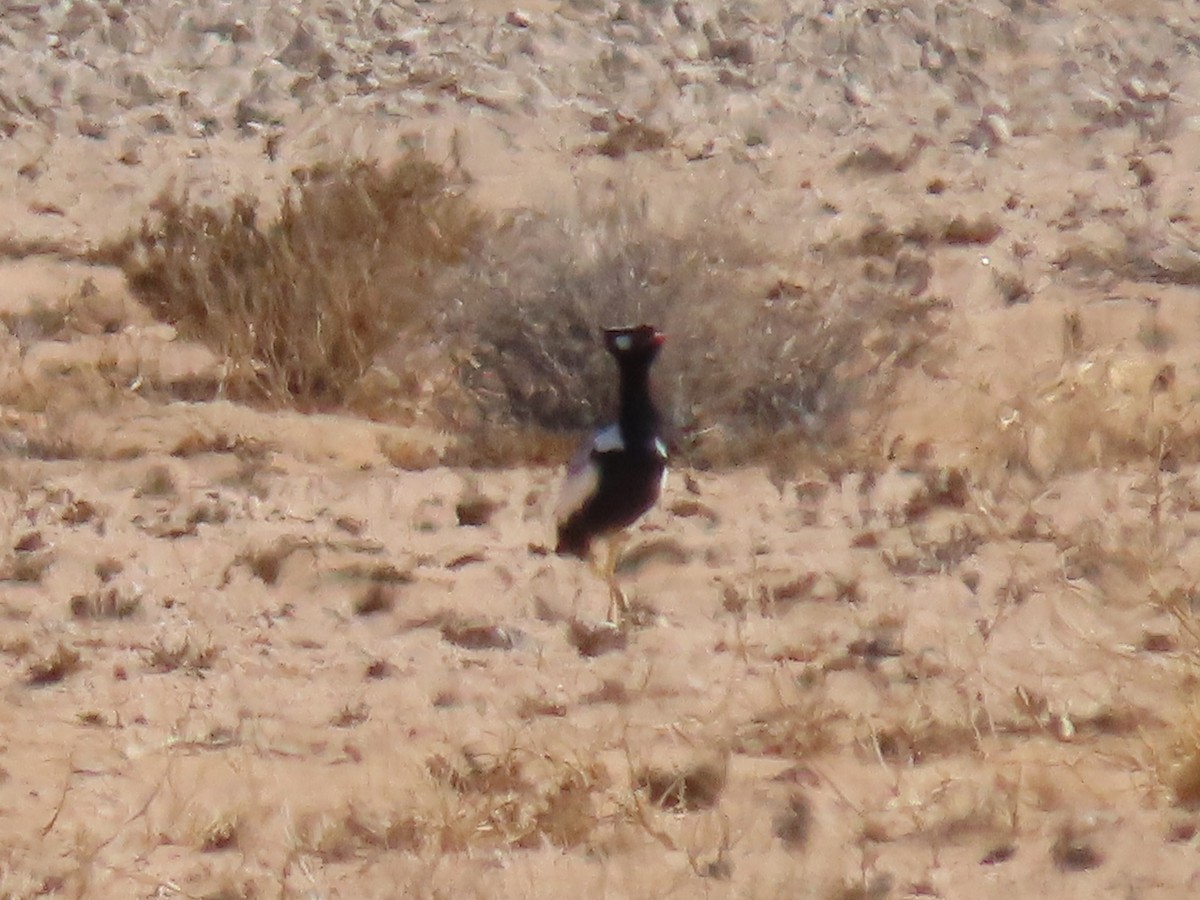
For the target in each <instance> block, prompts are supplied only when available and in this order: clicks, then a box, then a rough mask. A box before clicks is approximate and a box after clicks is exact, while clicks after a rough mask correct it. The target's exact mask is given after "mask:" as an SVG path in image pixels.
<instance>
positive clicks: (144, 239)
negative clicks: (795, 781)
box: [113, 154, 937, 465]
mask: <svg viewBox="0 0 1200 900" xmlns="http://www.w3.org/2000/svg"><path fill="white" fill-rule="evenodd" d="M468 180H469V179H467V178H466V177H465V175H464V174H463V173H462V172H461V171H460V170H458V169H457V168H454V167H447V166H440V165H437V164H435V163H432V162H430V161H429V160H427V159H425V158H423V157H421V156H419V155H415V154H414V155H409V156H406V157H404V158H402V159H400V160H399V161H397V162H394V163H392V164H390V165H384V164H382V163H378V162H366V161H361V160H352V161H348V162H341V163H326V164H321V165H318V166H314V167H311V168H308V169H303V170H298V171H297V172H296V173H295V180H294V183H293V184H292V185H291V187H290V189H289V190H287V191H286V192H285V194H284V196H283V198H282V201H281V203H280V206H279V212H278V214H277V215H276V216H275V217H274V218H273V219H270V220H269V221H264V220H263V216H262V215H261V214H260V212H259V208H258V201H257V200H256V199H255V198H253V197H250V196H246V195H242V196H239V197H236V198H234V199H233V200H232V201H231V202H230V203H229V204H227V205H226V206H225V207H221V208H216V207H212V206H206V205H203V204H199V203H193V202H191V200H190V199H189V198H188V196H187V195H186V193H184V194H179V193H166V194H163V195H162V196H160V197H159V198H158V200H157V201H156V203H155V204H154V206H153V208H152V210H151V212H150V214H149V215H148V216H147V217H146V218H145V220H144V221H143V222H142V224H141V225H140V226H139V228H138V229H137V230H136V232H135V233H132V234H130V235H128V236H126V237H125V238H124V239H123V241H122V243H121V245H120V247H119V248H117V249H116V250H115V251H113V253H114V255H115V256H116V257H117V258H118V259H119V260H120V262H121V267H122V269H123V271H124V272H125V275H126V277H127V279H128V281H129V283H130V285H131V287H132V289H133V290H134V292H135V293H136V294H137V295H138V296H139V297H140V299H141V300H142V301H143V302H144V303H145V304H146V305H147V306H148V308H149V309H150V311H151V312H152V313H153V314H154V315H155V316H156V317H158V318H159V319H161V320H164V321H166V322H169V323H171V324H172V325H174V326H176V327H177V328H178V329H179V331H180V333H181V334H182V335H183V336H184V337H188V338H194V339H199V340H201V341H203V342H204V343H206V344H208V345H209V346H210V347H211V348H212V349H213V350H214V351H215V352H216V353H217V354H218V355H219V356H220V357H221V358H222V359H223V360H224V364H223V366H222V375H221V378H222V384H223V387H224V389H225V390H226V392H227V393H228V394H229V395H231V396H233V397H235V398H238V399H244V400H257V401H266V402H268V403H273V404H277V405H288V406H294V407H297V408H300V409H305V410H320V409H333V408H350V409H352V410H353V411H355V412H366V413H368V414H371V415H383V417H385V418H386V415H385V414H384V413H382V412H381V411H382V410H384V407H386V406H387V402H385V401H383V400H380V402H378V403H375V402H374V401H372V403H368V404H365V406H367V407H370V406H372V405H374V407H377V408H376V409H371V408H364V403H363V402H362V400H363V397H364V396H365V395H366V393H368V392H369V390H370V389H369V387H368V382H370V379H364V378H363V376H364V375H365V374H366V373H368V371H369V370H371V368H372V366H373V365H374V364H375V362H376V360H377V357H380V355H381V354H384V356H385V357H386V359H387V361H388V363H389V365H390V366H392V367H393V368H397V369H404V367H405V366H408V367H411V368H413V369H421V370H422V371H421V372H419V373H414V372H408V371H402V372H395V373H394V374H397V375H401V376H404V377H408V376H412V375H414V374H416V375H417V377H416V378H415V380H414V379H411V378H410V379H409V380H410V381H413V383H414V384H415V383H428V384H435V383H436V385H437V388H436V391H434V393H436V394H437V397H436V398H435V402H434V403H433V404H432V406H429V407H426V409H427V410H428V411H429V412H430V414H431V415H432V416H433V417H434V419H435V422H434V424H436V425H438V426H442V427H445V428H446V429H447V430H449V431H451V432H455V433H457V434H458V435H459V436H460V437H461V440H460V441H459V442H458V443H457V445H456V448H455V449H454V450H452V452H451V455H452V456H453V459H452V460H451V461H453V462H456V463H459V464H466V465H482V464H492V463H507V462H513V461H529V460H532V459H539V458H540V459H556V458H559V457H560V456H561V455H562V452H565V451H564V447H565V445H567V444H569V443H570V442H571V441H572V440H573V439H574V433H575V432H577V431H579V430H581V429H583V428H585V427H588V426H589V425H591V424H592V423H594V422H596V421H597V420H599V419H601V418H602V417H603V416H604V415H606V414H607V412H608V410H609V408H610V406H611V404H612V401H613V397H612V392H613V390H614V382H615V379H614V378H613V377H612V372H611V371H610V368H611V362H610V361H609V360H608V359H607V358H606V357H605V355H604V353H603V351H602V349H601V347H600V343H599V340H598V334H599V330H600V329H601V328H602V327H605V326H610V325H613V324H620V323H624V322H632V321H648V322H652V323H654V324H656V325H658V326H659V327H661V328H663V329H665V330H666V332H667V333H668V334H669V335H670V341H669V344H668V352H666V353H664V356H663V359H662V361H661V362H660V364H659V366H658V367H657V369H656V375H657V376H658V379H659V391H660V394H661V396H662V398H663V401H664V403H663V405H664V408H665V410H666V411H667V413H668V416H669V418H670V420H671V422H672V425H673V428H674V431H675V434H676V438H677V440H676V443H677V445H678V449H680V450H682V451H683V452H684V454H685V455H686V456H688V457H689V458H690V459H691V461H693V462H696V463H699V464H707V465H720V464H731V463H738V462H743V461H746V460H750V459H758V458H763V457H764V456H769V455H779V454H780V453H781V452H783V453H784V454H786V455H788V456H789V457H790V458H793V459H794V457H795V455H796V454H797V453H798V452H799V453H820V452H822V451H824V450H827V449H829V448H841V447H842V446H843V445H845V444H846V442H847V441H848V439H849V438H851V437H852V436H854V437H855V438H856V440H861V438H862V435H861V434H860V433H859V431H860V427H861V425H862V423H863V422H864V421H866V420H867V419H868V418H870V417H872V416H873V411H876V410H877V408H878V404H879V403H880V402H881V401H882V400H883V398H884V397H885V396H886V395H887V394H888V390H889V388H890V386H891V384H892V380H893V376H894V375H895V373H896V372H897V371H898V367H900V366H902V365H905V364H907V363H910V362H912V361H913V360H914V359H915V358H916V357H918V356H919V355H920V353H921V351H922V350H923V349H924V348H926V347H928V346H929V344H930V338H931V337H932V335H933V333H934V331H935V328H934V325H933V322H934V319H935V316H934V313H935V311H936V309H937V304H936V303H934V302H932V301H931V300H930V299H929V298H928V297H927V296H926V295H925V288H926V286H927V283H928V270H929V264H928V261H927V259H926V258H925V257H924V256H922V254H924V253H927V250H926V249H925V248H924V247H923V246H922V245H920V244H913V243H912V242H909V243H904V242H899V243H896V242H893V244H888V245H887V246H885V247H883V248H882V249H881V248H880V247H878V246H876V245H874V244H869V243H864V242H861V241H847V242H842V243H841V244H836V245H831V246H828V247H812V248H809V249H808V250H805V251H803V252H801V253H798V254H797V253H796V252H790V253H787V254H785V253H783V252H782V251H779V250H777V249H775V248H773V247H772V246H771V245H770V244H769V243H768V242H767V241H766V240H765V239H760V238H759V237H758V236H757V235H755V234H752V233H750V232H749V231H747V230H744V229H742V228H741V227H738V226H735V225H733V224H731V223H730V220H729V217H728V215H725V214H721V215H717V214H716V213H715V211H714V212H710V211H709V208H708V207H705V206H703V205H698V206H697V207H696V208H695V209H692V210H690V211H689V210H683V211H677V213H676V214H675V215H673V216H671V217H664V216H662V215H660V214H659V213H658V211H657V210H655V209H651V207H650V204H649V203H648V201H647V200H646V199H645V198H644V196H642V195H641V194H639V193H638V192H637V191H636V190H634V189H632V188H624V187H618V188H615V189H611V188H605V189H604V190H602V191H599V192H595V193H591V192H588V191H586V190H585V191H584V192H583V193H582V195H581V199H580V200H579V201H578V203H577V205H576V206H575V208H573V209H570V210H568V211H567V212H566V213H564V214H561V215H552V214H546V213H540V212H536V211H520V212H516V213H513V214H511V215H510V216H508V217H507V218H506V219H503V220H500V221H497V220H495V219H494V218H492V217H488V216H485V215H484V214H483V213H482V212H480V211H479V210H478V209H477V208H476V207H475V206H474V205H473V204H472V202H471V200H470V198H469V196H468V194H467V191H466V186H467V183H468ZM712 208H713V209H714V210H715V208H716V207H715V204H712ZM406 348H407V350H406ZM409 350H411V351H413V352H408V351H409ZM397 361H398V362H397ZM401 383H402V382H401V381H400V380H396V381H395V382H393V387H394V389H395V390H403V388H401V387H400V385H401ZM376 399H379V398H376Z"/></svg>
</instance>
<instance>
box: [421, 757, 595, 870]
mask: <svg viewBox="0 0 1200 900" xmlns="http://www.w3.org/2000/svg"><path fill="white" fill-rule="evenodd" d="M537 757H540V759H539V758H537ZM427 765H428V771H429V774H430V775H431V776H432V777H433V779H434V781H435V782H436V783H438V784H440V785H442V786H444V787H446V788H449V789H450V790H451V791H452V792H453V794H454V797H455V802H454V804H453V806H452V808H451V809H450V810H448V814H447V817H446V819H445V820H444V821H443V822H442V823H440V825H441V827H440V828H439V829H438V834H437V842H438V844H439V845H440V847H441V849H442V851H443V852H456V851H462V850H465V849H467V848H480V849H483V848H488V847H492V848H497V847H513V848H519V849H533V848H537V847H541V846H544V845H545V844H547V843H548V844H550V845H552V846H555V847H561V848H571V847H578V846H581V845H585V844H588V843H589V842H591V841H592V840H593V839H594V838H595V837H596V835H597V832H598V830H599V829H600V828H601V827H603V825H604V822H605V817H604V815H602V812H601V808H600V805H601V800H602V798H603V797H604V796H605V795H606V794H607V793H608V791H609V790H610V788H611V786H612V785H611V779H610V777H609V775H608V773H607V770H606V769H605V768H604V766H603V765H601V764H600V763H597V762H592V763H590V764H582V763H576V762H573V761H569V760H561V759H557V758H553V757H551V756H548V755H546V754H534V755H531V756H530V758H529V759H528V760H526V758H525V757H524V756H521V755H519V754H518V753H516V752H515V751H511V752H508V753H504V754H501V755H498V756H495V757H483V756H479V755H473V754H464V755H462V756H461V757H457V758H447V757H446V756H442V755H438V756H434V757H432V758H430V759H429V761H428V764H427Z"/></svg>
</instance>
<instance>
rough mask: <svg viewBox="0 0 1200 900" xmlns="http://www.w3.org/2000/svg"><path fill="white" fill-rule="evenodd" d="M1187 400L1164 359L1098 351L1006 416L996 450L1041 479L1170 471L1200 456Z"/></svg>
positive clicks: (1198, 430) (1199, 431)
mask: <svg viewBox="0 0 1200 900" xmlns="http://www.w3.org/2000/svg"><path fill="white" fill-rule="evenodd" d="M1185 394H1186V392H1185V391H1183V390H1181V389H1179V388H1178V387H1177V386H1176V384H1175V376H1174V369H1173V367H1172V366H1170V365H1169V364H1164V363H1163V362H1162V361H1161V359H1158V358H1153V357H1151V358H1145V359H1143V358H1136V357H1132V356H1128V355H1125V354H1121V353H1117V352H1108V353H1100V352H1097V353H1095V354H1092V355H1090V356H1088V357H1086V358H1084V359H1082V360H1071V361H1068V362H1066V363H1065V364H1064V365H1063V367H1062V370H1061V371H1060V372H1059V373H1058V374H1057V376H1056V377H1055V378H1053V379H1051V380H1049V381H1048V383H1045V384H1044V385H1042V386H1041V387H1040V388H1038V389H1037V390H1035V391H1033V392H1031V393H1030V394H1029V395H1027V396H1023V397H1020V398H1018V399H1017V400H1016V402H1015V403H1014V404H1013V406H1012V408H1011V409H1009V410H1007V411H1005V412H1003V413H1002V414H1001V416H1000V420H1001V426H1002V427H1001V440H1000V441H998V442H997V447H998V448H1000V449H1001V452H1002V453H1004V454H1006V456H1007V459H1006V460H1005V461H1006V462H1007V463H1008V464H1010V465H1011V464H1013V463H1015V464H1017V465H1019V466H1023V467H1025V468H1027V469H1028V470H1030V471H1031V472H1033V473H1034V474H1036V475H1037V476H1039V477H1042V478H1049V477H1052V476H1054V475H1057V474H1061V473H1064V472H1072V471H1078V470H1080V469H1086V468H1091V467H1093V466H1100V467H1108V466H1114V465H1122V464H1129V463H1134V464H1137V463H1142V462H1145V461H1147V460H1151V461H1157V463H1158V465H1159V466H1160V467H1161V468H1162V469H1163V470H1164V471H1170V470H1172V469H1173V468H1175V467H1177V466H1179V465H1180V464H1182V463H1187V462H1194V461H1195V460H1196V459H1197V458H1200V456H1198V451H1197V447H1198V446H1200V444H1198V443H1197V440H1196V439H1197V436H1200V424H1198V423H1197V422H1196V420H1195V417H1194V416H1193V415H1192V405H1191V402H1190V399H1189V398H1188V397H1187V396H1186V395H1185Z"/></svg>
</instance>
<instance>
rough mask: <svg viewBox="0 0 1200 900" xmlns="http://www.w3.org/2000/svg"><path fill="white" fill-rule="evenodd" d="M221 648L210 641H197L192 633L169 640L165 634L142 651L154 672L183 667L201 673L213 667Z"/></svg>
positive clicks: (172, 670)
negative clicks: (179, 638)
mask: <svg viewBox="0 0 1200 900" xmlns="http://www.w3.org/2000/svg"><path fill="white" fill-rule="evenodd" d="M220 652H221V651H220V650H219V649H218V648H217V646H216V645H215V644H213V643H212V642H210V641H197V640H194V639H193V638H192V637H191V635H184V636H183V638H182V640H178V641H169V640H167V638H166V637H164V636H159V638H158V639H157V640H156V641H155V642H154V643H153V644H151V645H150V646H149V647H146V648H144V649H143V651H142V655H143V657H144V658H145V661H146V666H147V668H149V669H150V670H152V671H154V672H163V673H166V672H174V671H175V670H177V669H183V670H184V671H185V672H189V673H192V674H199V673H201V672H203V671H204V670H206V669H211V668H212V665H213V663H214V662H216V659H217V657H218V656H219V655H220Z"/></svg>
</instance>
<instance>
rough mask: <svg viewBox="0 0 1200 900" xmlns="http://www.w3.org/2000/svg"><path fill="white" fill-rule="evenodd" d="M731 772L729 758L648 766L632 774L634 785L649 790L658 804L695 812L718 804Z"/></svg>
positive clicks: (656, 804) (647, 792) (651, 796)
mask: <svg viewBox="0 0 1200 900" xmlns="http://www.w3.org/2000/svg"><path fill="white" fill-rule="evenodd" d="M728 775H729V766H728V760H727V759H726V760H720V761H714V760H705V761H703V762H699V763H696V764H695V765H691V766H683V767H679V768H666V769H660V768H655V767H653V766H647V767H645V768H643V769H640V770H638V771H637V772H636V773H634V776H633V786H634V787H635V788H637V789H639V790H644V791H645V792H646V797H647V799H649V801H650V802H651V803H653V804H654V805H655V806H659V807H662V808H663V809H670V810H683V811H694V810H699V809H710V808H711V807H713V806H716V804H717V801H718V800H719V799H720V797H721V793H722V792H723V791H724V790H725V783H726V781H727V779H728Z"/></svg>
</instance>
